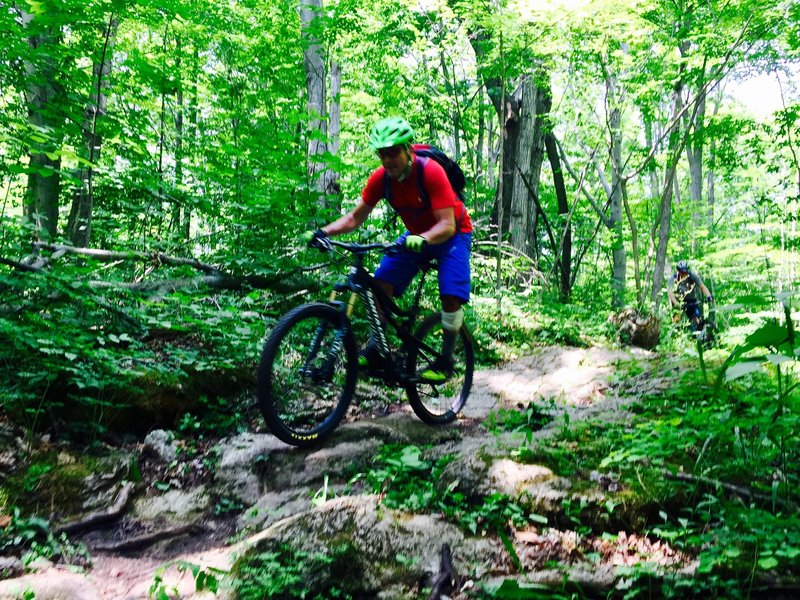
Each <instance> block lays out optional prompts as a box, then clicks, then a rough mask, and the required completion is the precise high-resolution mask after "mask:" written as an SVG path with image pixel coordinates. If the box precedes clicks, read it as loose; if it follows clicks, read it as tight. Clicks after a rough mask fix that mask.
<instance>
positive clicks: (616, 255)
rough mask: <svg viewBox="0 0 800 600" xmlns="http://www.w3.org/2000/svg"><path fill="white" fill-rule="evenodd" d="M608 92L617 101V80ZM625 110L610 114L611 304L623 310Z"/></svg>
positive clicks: (611, 84)
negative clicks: (623, 140) (623, 122)
mask: <svg viewBox="0 0 800 600" xmlns="http://www.w3.org/2000/svg"><path fill="white" fill-rule="evenodd" d="M607 84H608V96H609V98H610V99H612V100H613V101H614V102H615V101H616V96H617V94H616V82H615V81H614V80H612V79H611V78H610V77H609V78H608V79H607ZM621 125H622V112H621V111H620V109H619V107H618V106H612V107H611V111H610V114H609V116H608V128H609V131H610V134H611V148H610V150H611V190H610V193H609V197H608V200H609V220H610V223H609V230H610V231H611V255H612V272H611V305H612V306H613V307H614V308H615V309H617V310H619V309H621V308H622V307H624V306H625V287H626V278H627V273H626V270H627V255H626V252H625V240H624V237H623V235H622V210H623V201H622V126H621Z"/></svg>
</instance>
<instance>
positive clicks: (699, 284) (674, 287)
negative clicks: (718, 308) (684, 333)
mask: <svg viewBox="0 0 800 600" xmlns="http://www.w3.org/2000/svg"><path fill="white" fill-rule="evenodd" d="M701 293H702V296H700V294H701ZM667 296H669V303H670V304H671V305H672V307H673V308H678V302H679V298H680V302H682V303H683V312H684V314H686V317H687V318H688V319H689V323H690V327H691V328H692V330H695V329H696V328H697V324H698V323H702V322H703V304H702V300H703V298H705V300H706V302H708V304H709V306H710V305H711V304H712V303H713V302H714V297H713V296H712V295H711V292H710V291H709V289H708V288H707V287H706V285H705V284H704V283H703V280H702V279H701V278H700V276H699V275H698V274H697V273H694V272H692V271H691V270H690V269H689V263H688V262H687V261H685V260H680V261H678V265H677V268H676V270H675V273H673V274H672V277H670V280H669V286H668V287H667Z"/></svg>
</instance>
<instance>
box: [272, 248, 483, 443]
mask: <svg viewBox="0 0 800 600" xmlns="http://www.w3.org/2000/svg"><path fill="white" fill-rule="evenodd" d="M327 242H328V243H329V244H330V246H329V248H330V249H331V250H332V249H333V248H338V249H340V250H339V251H340V252H341V251H343V252H341V253H342V254H344V252H349V253H350V254H351V260H352V264H351V267H350V271H349V273H348V275H347V277H346V279H344V280H343V281H340V282H338V283H336V284H335V285H334V286H333V292H332V293H331V297H330V299H329V300H328V301H327V302H312V303H309V304H303V305H301V306H297V307H296V308H294V309H292V310H290V311H289V312H288V313H286V314H285V315H284V316H282V317H281V318H280V319H279V321H278V322H277V324H276V325H275V328H274V329H273V330H272V332H271V333H270V335H269V337H268V338H267V341H266V342H265V344H264V349H263V351H262V353H261V362H260V364H259V367H258V378H257V396H258V404H259V408H260V410H261V413H262V415H263V416H264V420H265V421H266V423H267V426H268V427H269V429H270V431H271V432H272V433H273V434H274V435H275V436H276V437H278V438H279V439H280V440H282V441H284V442H286V443H287V444H292V445H294V446H304V447H305V446H313V445H316V444H319V443H320V442H322V441H323V440H324V439H325V438H326V437H327V436H329V435H330V434H331V433H333V431H334V430H335V429H336V427H337V426H338V425H339V423H340V422H341V421H342V419H343V417H344V415H345V412H346V411H347V408H348V406H349V405H350V401H351V400H352V398H353V396H354V394H355V391H356V384H357V381H358V378H359V375H364V376H366V377H370V378H373V379H377V380H380V381H382V382H383V383H384V384H385V385H387V386H391V387H395V388H401V389H403V390H404V391H405V394H406V396H407V397H408V401H409V403H410V405H411V408H412V409H413V410H414V412H415V413H416V415H417V416H418V417H419V418H420V419H421V420H422V421H423V422H425V423H428V424H430V425H444V424H447V423H451V422H452V421H454V420H455V419H456V417H457V415H458V413H459V411H461V409H462V408H464V404H465V403H466V401H467V396H469V392H470V388H471V386H472V375H473V371H474V368H475V352H474V349H473V344H472V336H471V334H470V332H469V330H468V329H467V328H466V327H463V326H462V328H461V330H460V331H459V334H458V336H457V339H456V346H455V350H454V352H453V365H454V367H453V372H452V374H451V376H450V377H449V378H448V379H447V380H446V381H444V382H440V383H431V382H427V381H425V380H424V379H422V378H421V377H419V375H417V373H418V372H419V371H420V370H422V369H424V368H425V367H426V366H427V365H429V364H430V363H432V362H433V361H434V360H436V358H437V357H438V356H439V354H440V349H441V340H442V322H441V315H440V314H432V315H430V316H427V317H425V318H422V317H421V315H420V300H421V298H422V290H423V286H424V282H425V278H426V276H427V275H428V273H430V272H431V271H433V270H435V269H436V263H435V262H430V263H427V264H424V265H423V266H422V268H421V273H420V275H419V276H418V277H417V282H416V287H415V288H414V290H413V301H412V303H411V306H410V307H409V308H406V309H403V308H401V307H400V306H399V305H398V304H397V303H396V302H395V301H394V300H393V299H392V298H390V297H389V295H388V294H386V292H384V291H383V289H381V288H380V286H379V285H378V283H377V281H376V279H375V278H374V277H373V276H372V275H371V274H370V273H369V272H368V271H367V270H366V269H365V268H364V258H365V256H367V255H368V254H369V253H370V252H376V251H381V252H384V253H393V252H400V251H403V250H402V246H401V245H398V244H384V243H377V244H352V243H344V242H339V241H336V240H330V239H329V240H327ZM345 292H349V293H350V296H349V299H348V300H347V301H346V302H345V301H343V300H339V299H338V297H339V295H340V294H342V293H345ZM357 300H361V302H362V303H363V305H364V308H365V313H366V321H367V324H368V326H369V331H370V334H371V335H372V338H373V340H374V341H375V343H376V344H377V348H378V353H379V355H380V360H379V363H380V366H379V367H374V366H373V367H368V368H366V369H364V370H363V371H362V370H361V369H360V367H359V364H358V346H357V345H356V336H355V334H354V331H353V324H352V321H351V316H352V313H353V309H354V306H355V303H356V301H357ZM379 311H380V312H379ZM381 315H383V320H382V318H381ZM384 321H385V324H384ZM389 328H391V330H392V331H393V333H394V334H396V335H395V337H396V340H395V341H394V342H392V345H393V346H394V347H392V345H390V341H389V336H388V335H387V332H388V330H389ZM397 340H399V341H397Z"/></svg>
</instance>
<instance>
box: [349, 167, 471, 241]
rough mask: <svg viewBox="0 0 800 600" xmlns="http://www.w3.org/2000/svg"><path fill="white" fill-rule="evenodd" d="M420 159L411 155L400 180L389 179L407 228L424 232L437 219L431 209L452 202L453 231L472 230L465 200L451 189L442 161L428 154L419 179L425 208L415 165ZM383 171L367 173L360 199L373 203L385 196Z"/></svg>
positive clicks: (467, 231) (394, 203)
mask: <svg viewBox="0 0 800 600" xmlns="http://www.w3.org/2000/svg"><path fill="white" fill-rule="evenodd" d="M420 160H426V159H419V158H417V157H416V156H415V157H414V163H413V164H412V165H411V172H410V173H409V174H408V177H406V178H405V179H404V180H403V181H397V180H396V179H392V180H391V186H392V204H393V208H394V210H395V211H396V212H397V214H398V215H399V216H400V218H401V219H402V220H403V223H404V224H405V226H406V228H407V229H408V230H409V231H410V232H411V233H414V234H417V235H419V234H420V233H424V232H426V231H428V230H429V229H430V228H431V227H433V224H434V223H435V222H436V218H435V217H434V215H433V211H435V210H440V209H442V208H449V207H451V206H452V207H453V211H454V216H455V219H456V231H458V232H460V233H471V232H472V220H471V219H470V218H469V213H468V212H467V209H466V208H465V207H464V203H463V202H461V200H459V199H458V196H456V193H455V192H454V191H453V188H452V186H451V185H450V182H449V181H448V179H447V173H445V172H444V168H443V167H442V165H440V164H439V163H437V162H436V161H435V160H433V159H430V158H429V159H427V164H426V165H425V166H424V170H423V172H422V179H423V182H424V184H425V191H426V192H427V193H428V197H429V198H430V201H431V203H430V207H429V208H428V209H427V210H426V209H425V208H424V201H423V199H422V194H420V192H419V189H418V187H417V171H416V169H419V168H420ZM385 173H386V171H385V170H384V168H383V167H382V166H381V167H378V168H377V169H375V170H374V171H373V172H372V175H370V176H369V179H367V185H366V186H364V191H362V192H361V199H362V200H363V201H364V204H369V205H370V206H375V205H376V204H378V202H379V201H380V199H381V198H383V197H384V195H385V192H386V183H385V181H386V180H385V177H386V174H385Z"/></svg>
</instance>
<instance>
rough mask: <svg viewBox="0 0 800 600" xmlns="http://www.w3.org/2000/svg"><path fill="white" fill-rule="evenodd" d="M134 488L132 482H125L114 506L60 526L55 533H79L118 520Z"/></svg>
mask: <svg viewBox="0 0 800 600" xmlns="http://www.w3.org/2000/svg"><path fill="white" fill-rule="evenodd" d="M135 487H136V486H135V484H134V483H133V482H131V481H126V482H125V483H124V485H123V486H122V489H121V490H120V491H119V493H118V494H117V497H116V499H115V500H114V504H112V505H111V506H110V507H109V508H108V509H107V510H105V511H98V512H93V513H91V514H89V515H86V516H85V517H83V518H82V519H81V520H79V521H72V522H71V523H65V524H64V525H60V526H59V527H57V528H56V533H79V532H82V531H86V530H87V529H93V528H95V527H97V526H99V525H105V524H106V523H110V522H111V521H114V520H116V519H118V518H119V517H120V515H122V513H123V512H124V511H125V506H126V505H127V504H128V500H130V497H131V494H132V493H133V490H134V488H135Z"/></svg>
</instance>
